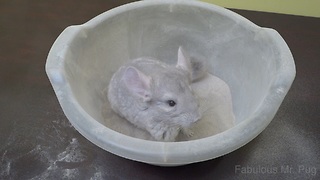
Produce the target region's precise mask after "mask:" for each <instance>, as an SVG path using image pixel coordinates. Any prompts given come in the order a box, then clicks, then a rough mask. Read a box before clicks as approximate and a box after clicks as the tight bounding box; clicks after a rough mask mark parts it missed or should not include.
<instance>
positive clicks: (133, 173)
mask: <svg viewBox="0 0 320 180" xmlns="http://www.w3.org/2000/svg"><path fill="white" fill-rule="evenodd" d="M127 2H128V1H125V0H117V1H116V0H91V1H85V0H69V1H65V0H46V1H40V0H2V1H0V179H31V178H33V179H90V178H91V179H257V178H259V179H319V178H320V140H319V139H320V84H319V83H320V71H319V67H320V19H319V18H311V17H302V16H292V15H280V14H272V13H263V12H253V11H244V10H233V11H235V12H237V13H239V14H240V15H242V16H244V17H246V18H248V19H249V20H251V21H252V22H254V23H256V24H257V25H259V26H263V27H271V28H273V29H276V30H277V31H278V32H279V33H280V34H281V35H282V37H283V38H284V39H285V41H286V42H287V44H288V46H289V47H290V49H291V51H292V54H293V56H294V59H295V63H296V68H297V76H296V79H295V81H294V83H293V85H292V88H291V89H290V91H289V93H288V94H287V96H286V98H285V100H284V102H283V103H282V105H281V107H280V109H279V111H278V113H277V114H276V116H275V118H274V119H273V121H272V122H271V123H270V125H269V126H268V127H267V128H266V129H265V130H264V131H263V132H262V133H261V134H260V135H259V136H258V137H257V138H255V139H254V140H253V141H251V142H250V143H248V144H247V145H245V146H244V147H242V148H240V149H238V150H236V151H234V152H232V153H230V154H227V155H225V156H222V157H219V158H216V159H214V160H210V161H206V162H201V163H196V164H191V165H186V166H181V167H173V168H172V167H171V168H165V167H157V166H152V165H148V164H144V163H139V162H134V161H131V160H126V159H123V158H121V157H118V156H115V155H113V154H110V153H108V152H106V151H104V150H102V149H100V148H98V147H97V146H95V145H93V144H92V143H91V142H89V141H88V140H86V139H85V138H83V137H82V136H81V135H80V134H79V133H78V132H77V131H76V130H75V129H74V128H73V127H72V126H71V125H70V123H69V121H68V120H67V119H66V117H65V116H64V114H63V112H62V110H61V108H60V105H59V103H58V101H57V98H56V96H55V94H54V92H53V89H52V87H51V85H50V83H49V80H48V78H47V76H46V73H45V71H44V66H45V62H46V57H47V54H48V52H49V50H50V47H51V46H52V44H53V42H54V40H55V39H56V38H57V37H58V35H59V34H60V33H61V32H62V31H63V30H64V29H65V28H66V27H67V26H70V25H74V24H82V23H85V22H86V21H88V20H90V19H91V18H93V17H95V16H96V15H98V14H100V13H102V12H104V11H106V10H108V9H111V8H113V7H116V6H119V5H121V4H124V3H127Z"/></svg>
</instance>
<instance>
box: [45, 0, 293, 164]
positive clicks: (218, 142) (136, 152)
mask: <svg viewBox="0 0 320 180" xmlns="http://www.w3.org/2000/svg"><path fill="white" fill-rule="evenodd" d="M158 5H169V6H174V5H183V6H194V7H197V8H202V9H206V10H210V11H215V12H218V13H221V14H223V15H225V16H227V17H229V18H232V19H234V20H236V21H237V22H238V23H243V24H244V25H245V26H249V28H254V29H256V30H258V31H263V32H265V33H266V34H267V35H269V36H271V37H272V40H273V41H274V43H275V44H276V45H277V46H278V48H280V49H281V50H280V52H281V54H280V56H281V58H280V60H281V62H280V63H279V64H280V66H279V71H278V73H277V75H276V77H275V81H274V82H273V84H272V85H271V86H270V91H269V93H268V94H267V96H266V97H265V99H264V102H262V103H261V104H260V107H258V108H257V110H256V111H255V112H254V113H253V114H252V116H251V117H248V118H247V119H245V120H243V121H242V122H240V123H239V124H237V125H236V126H234V127H233V128H230V129H228V130H226V131H224V132H221V133H219V134H217V135H214V136H210V137H206V138H202V139H198V140H192V141H183V142H157V141H149V140H143V139H138V138H134V137H130V136H127V135H124V134H121V133H119V132H116V131H114V130H112V129H109V128H108V127H106V126H104V125H102V124H101V123H99V122H98V121H96V120H95V119H94V118H93V117H91V116H90V115H89V114H88V113H87V112H86V111H85V110H84V109H83V108H82V107H81V105H80V104H78V103H77V101H76V99H75V97H74V95H73V93H72V89H71V87H70V85H69V84H68V80H67V78H66V76H65V72H64V61H65V60H66V54H67V47H68V46H69V44H70V42H72V41H73V40H74V38H76V37H77V36H78V35H80V34H81V33H83V32H85V31H86V29H87V27H90V28H92V27H95V26H97V25H98V24H99V23H101V22H103V21H104V20H106V19H108V18H111V17H114V16H117V15H119V14H121V13H124V12H126V11H129V10H137V9H139V8H145V7H148V6H158ZM45 69H46V73H47V75H48V77H49V80H50V82H51V84H52V86H53V89H54V91H55V93H56V95H57V97H58V100H59V103H60V105H61V107H62V109H63V111H64V113H65V115H66V116H67V118H68V120H69V121H70V122H71V124H72V125H73V126H74V127H75V129H76V130H77V131H78V132H79V133H80V134H82V135H83V136H84V137H85V138H87V139H88V140H89V141H91V142H92V143H94V144H95V145H97V146H99V147H101V148H102V149H104V150H107V151H109V152H111V153H113V154H116V155H118V156H121V157H124V158H127V159H131V160H135V161H140V162H145V163H149V164H156V165H162V166H176V165H184V164H189V163H195V162H201V161H205V160H209V159H213V158H216V157H219V156H222V155H224V154H227V153H230V152H232V151H234V150H236V149H238V148H240V147H242V146H243V145H245V144H247V143H248V142H249V141H251V140H252V139H253V138H255V137H256V136H257V135H258V134H259V133H261V132H262V131H263V130H264V129H265V128H266V126H267V125H268V124H269V123H270V122H271V120H272V119H273V117H274V115H275V113H276V111H277V110H278V108H279V106H280V104H281V102H282V101H283V99H284V97H285V95H286V93H287V92H288V90H289V89H290V86H291V84H292V82H293V80H294V77H295V73H296V71H295V65H294V60H293V57H292V54H291V52H290V49H289V47H288V46H287V44H286V43H285V41H284V40H283V39H282V37H281V36H280V35H279V33H278V32H276V31H275V30H273V29H269V28H261V27H259V26H257V25H255V24H254V23H252V22H251V21H249V20H248V19H246V18H244V17H242V16H241V15H238V14H236V13H234V12H232V11H230V10H227V9H225V8H222V7H219V6H216V5H213V4H208V3H205V2H199V1H184V0H175V1H172V0H152V1H139V2H133V3H129V4H125V5H122V6H119V7H116V8H114V9H111V10H109V11H106V12H104V13H102V14H100V15H98V16H96V17H94V18H93V19H91V20H89V21H88V22H86V23H84V24H82V25H76V26H69V27H67V28H66V29H65V30H64V31H63V32H62V33H61V34H60V35H59V37H58V38H57V39H56V41H55V42H54V44H53V46H52V47H51V49H50V51H49V54H48V57H47V62H46V66H45ZM269 103H274V104H277V106H273V107H272V108H265V107H266V106H267V104H269ZM253 124H260V125H259V126H253ZM249 125H250V126H249ZM87 127H91V130H89V131H88V130H87ZM250 127H251V128H250ZM252 127H255V128H252ZM256 127H258V128H256ZM234 134H242V135H243V136H241V137H240V136H234ZM193 147H197V151H194V150H192V149H194V148H193ZM199 147H201V148H199ZM168 150H170V151H168ZM172 150H174V151H172ZM185 157H188V158H185Z"/></svg>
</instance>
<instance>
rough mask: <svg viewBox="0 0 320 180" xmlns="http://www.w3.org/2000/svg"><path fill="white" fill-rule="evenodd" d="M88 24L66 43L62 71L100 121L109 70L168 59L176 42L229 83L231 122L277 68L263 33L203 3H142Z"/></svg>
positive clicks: (248, 108)
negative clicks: (149, 59)
mask: <svg viewBox="0 0 320 180" xmlns="http://www.w3.org/2000/svg"><path fill="white" fill-rule="evenodd" d="M88 24H89V25H91V24H92V25H91V26H84V27H83V31H81V32H80V33H79V36H78V37H77V39H76V40H74V41H73V42H72V43H71V44H70V47H69V48H70V49H71V51H70V56H71V58H69V59H68V60H67V61H66V62H65V63H66V64H65V65H66V66H65V72H66V75H67V77H68V80H69V82H70V85H71V88H72V90H73V93H74V95H75V98H76V99H77V101H78V102H79V104H80V105H81V106H82V108H83V109H84V110H85V111H86V112H87V113H89V114H90V115H91V116H92V117H94V119H96V120H97V121H99V122H101V123H103V120H104V118H103V117H102V111H101V109H102V107H103V106H104V105H105V104H106V101H107V99H106V93H105V91H106V88H107V87H108V83H109V81H110V79H111V77H112V75H113V73H114V72H115V71H116V70H117V69H118V68H119V67H120V66H121V65H123V64H124V63H126V62H128V61H130V60H132V59H134V58H137V57H142V56H150V57H155V58H157V59H159V60H163V61H166V62H167V63H171V64H173V63H175V61H176V58H177V57H176V52H177V49H178V47H179V46H181V45H182V46H183V47H184V48H185V49H186V51H187V52H189V53H190V54H192V55H193V56H196V57H201V58H205V59H207V61H208V62H209V65H210V67H209V71H210V73H212V74H214V75H215V76H218V77H219V78H221V79H222V80H224V81H225V82H226V83H227V84H228V85H229V87H230V89H231V94H232V99H233V109H234V115H235V119H236V123H240V122H242V121H244V120H245V119H246V118H248V117H249V116H251V115H252V113H254V112H255V111H256V109H257V108H258V107H259V105H260V104H261V103H262V101H263V99H264V98H265V96H266V95H267V93H268V91H269V88H270V84H271V82H272V81H273V79H274V77H275V74H276V73H277V71H278V69H277V65H276V63H277V61H279V60H277V59H279V58H280V57H279V56H277V55H278V54H279V52H278V51H279V49H277V48H276V47H275V46H273V44H271V43H270V37H269V36H264V34H263V33H260V32H259V31H260V29H259V28H256V27H255V28H252V27H251V26H247V24H243V23H241V21H239V20H238V19H232V18H230V17H229V16H226V15H224V14H221V13H220V12H213V11H211V10H208V9H203V8H198V7H193V6H187V5H176V6H172V7H170V6H168V5H158V6H148V7H140V8H139V9H133V10H129V11H126V12H122V13H119V14H117V15H116V16H113V17H110V18H107V19H103V21H101V22H100V21H99V23H98V24H97V23H95V22H93V21H91V22H89V23H88Z"/></svg>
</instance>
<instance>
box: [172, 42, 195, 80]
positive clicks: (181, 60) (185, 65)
mask: <svg viewBox="0 0 320 180" xmlns="http://www.w3.org/2000/svg"><path fill="white" fill-rule="evenodd" d="M176 68H180V69H183V70H185V71H187V72H188V73H189V74H190V75H191V74H192V67H191V62H190V57H189V56H188V54H187V53H186V52H185V51H184V49H183V48H182V47H181V46H180V47H179V49H178V62H177V65H176Z"/></svg>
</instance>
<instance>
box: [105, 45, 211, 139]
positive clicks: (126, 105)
mask: <svg viewBox="0 0 320 180" xmlns="http://www.w3.org/2000/svg"><path fill="white" fill-rule="evenodd" d="M206 67H207V66H206V65H205V64H204V62H201V61H199V60H192V61H190V58H189V57H188V56H187V55H186V53H185V52H184V50H183V49H182V48H181V47H180V48H179V50H178V61H177V64H176V66H170V65H167V64H165V63H163V62H160V61H157V60H153V59H150V58H139V59H136V60H133V61H132V62H130V63H129V64H127V65H125V66H122V67H120V69H119V70H118V71H117V72H116V73H115V74H114V75H113V77H112V79H111V81H110V84H109V89H108V100H109V102H110V104H111V107H112V109H113V110H114V111H115V112H116V113H118V114H119V115H120V116H122V117H124V118H125V119H127V120H128V121H129V122H131V123H132V124H134V125H135V126H137V127H139V128H141V129H144V130H146V131H148V132H149V133H150V134H151V135H152V136H153V137H154V138H155V140H158V141H175V139H176V137H177V135H178V134H179V132H180V130H182V132H184V133H191V132H189V131H188V127H190V125H192V124H193V123H195V122H196V121H198V120H199V119H200V117H201V115H200V112H199V103H198V100H197V98H196V97H195V96H194V94H193V91H192V89H191V87H190V83H191V82H192V81H195V80H198V79H200V78H201V77H202V76H204V75H205V74H206ZM188 135H189V134H188Z"/></svg>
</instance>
